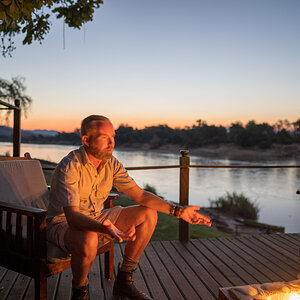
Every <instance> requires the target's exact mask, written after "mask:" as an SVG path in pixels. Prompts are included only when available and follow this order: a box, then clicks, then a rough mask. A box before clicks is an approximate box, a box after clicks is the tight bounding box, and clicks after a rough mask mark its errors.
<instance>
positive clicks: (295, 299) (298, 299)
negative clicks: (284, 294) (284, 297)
mask: <svg viewBox="0 0 300 300" xmlns="http://www.w3.org/2000/svg"><path fill="white" fill-rule="evenodd" d="M289 300H300V294H299V293H292V294H290V296H289Z"/></svg>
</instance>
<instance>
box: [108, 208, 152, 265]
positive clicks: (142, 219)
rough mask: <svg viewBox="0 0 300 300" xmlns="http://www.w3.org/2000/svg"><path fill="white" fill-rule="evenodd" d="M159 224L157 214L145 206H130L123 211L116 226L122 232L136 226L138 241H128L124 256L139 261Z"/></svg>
mask: <svg viewBox="0 0 300 300" xmlns="http://www.w3.org/2000/svg"><path fill="white" fill-rule="evenodd" d="M156 223H157V212H156V211H155V210H153V209H151V208H147V207H144V206H139V205H136V206H129V207H125V208H123V209H122V211H121V213H120V215H119V217H118V219H117V221H116V222H115V224H114V225H115V226H116V227H117V228H118V229H119V230H121V231H124V232H125V231H127V230H129V229H130V228H131V226H132V225H134V226H135V230H136V239H135V241H133V242H132V241H128V242H127V244H126V247H125V252H124V256H127V257H130V258H131V259H132V260H134V261H139V259H140V256H141V254H142V253H143V251H144V249H145V248H146V246H147V244H148V243H149V241H150V239H151V236H152V234H153V232H154V229H155V226H156Z"/></svg>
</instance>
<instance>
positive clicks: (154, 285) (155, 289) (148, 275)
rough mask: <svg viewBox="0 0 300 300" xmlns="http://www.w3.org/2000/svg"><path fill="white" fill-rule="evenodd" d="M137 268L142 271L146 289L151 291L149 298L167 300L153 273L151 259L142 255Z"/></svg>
mask: <svg viewBox="0 0 300 300" xmlns="http://www.w3.org/2000/svg"><path fill="white" fill-rule="evenodd" d="M139 267H140V269H141V271H142V274H143V278H144V280H145V282H146V284H147V287H148V289H149V291H151V293H150V296H151V297H152V298H154V299H162V300H164V299H169V298H168V297H167V295H166V293H165V291H164V289H163V287H162V285H161V283H160V280H159V279H158V277H157V275H156V273H155V270H154V267H153V262H152V257H151V258H149V257H148V256H146V255H145V254H143V255H142V256H141V258H140V261H139ZM160 297H161V298H160Z"/></svg>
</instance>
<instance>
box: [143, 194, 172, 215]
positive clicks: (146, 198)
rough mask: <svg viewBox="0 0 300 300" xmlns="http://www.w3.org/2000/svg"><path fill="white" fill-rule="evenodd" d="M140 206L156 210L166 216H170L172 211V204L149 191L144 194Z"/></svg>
mask: <svg viewBox="0 0 300 300" xmlns="http://www.w3.org/2000/svg"><path fill="white" fill-rule="evenodd" d="M138 204H140V205H143V206H146V207H149V208H152V209H155V210H157V211H160V212H162V213H165V214H170V210H171V204H170V203H169V202H168V201H166V200H163V199H161V198H160V197H158V196H156V195H154V194H152V193H150V192H148V191H144V192H143V194H142V195H141V197H140V201H139V202H138Z"/></svg>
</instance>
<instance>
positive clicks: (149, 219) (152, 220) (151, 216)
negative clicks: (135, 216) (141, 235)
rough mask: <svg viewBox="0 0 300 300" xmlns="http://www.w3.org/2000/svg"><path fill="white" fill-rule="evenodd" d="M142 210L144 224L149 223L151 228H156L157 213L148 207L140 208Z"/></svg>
mask: <svg viewBox="0 0 300 300" xmlns="http://www.w3.org/2000/svg"><path fill="white" fill-rule="evenodd" d="M141 208H142V210H143V211H142V215H143V219H144V222H146V223H149V225H152V226H153V227H155V226H156V223H157V211H156V210H154V209H151V208H148V207H144V206H141Z"/></svg>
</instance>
